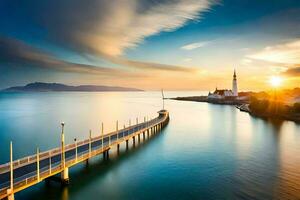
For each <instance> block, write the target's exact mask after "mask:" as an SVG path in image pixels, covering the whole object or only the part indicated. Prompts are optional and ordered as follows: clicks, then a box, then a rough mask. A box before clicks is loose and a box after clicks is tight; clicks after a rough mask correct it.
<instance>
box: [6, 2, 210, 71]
mask: <svg viewBox="0 0 300 200" xmlns="http://www.w3.org/2000/svg"><path fill="white" fill-rule="evenodd" d="M214 3H215V0H160V1H156V0H113V1H106V0H89V1H88V2H85V1H81V0H72V1H67V0H52V1H38V2H37V1H33V0H28V2H26V5H31V6H25V5H22V4H20V3H19V2H17V1H16V2H14V0H11V3H10V4H7V5H9V6H12V7H7V8H6V7H4V9H8V10H21V11H22V12H18V13H20V14H16V15H17V17H15V16H14V18H13V19H14V20H19V21H22V20H23V19H25V18H29V19H30V20H29V21H28V24H26V27H30V26H33V27H36V28H35V29H34V31H36V30H43V31H45V32H46V33H47V35H46V36H45V37H44V38H43V39H44V40H45V41H46V43H47V42H48V43H51V44H55V45H58V46H60V47H62V48H65V49H68V50H71V51H73V52H76V53H79V54H81V55H93V56H96V57H101V58H103V59H105V60H107V61H109V62H112V63H114V64H117V65H121V66H122V67H124V66H125V67H129V68H135V69H146V70H166V71H182V72H190V71H194V70H195V69H187V68H185V67H179V66H173V65H165V64H159V63H153V62H151V63H147V62H142V61H137V60H128V59H126V58H124V57H122V54H123V52H124V50H125V49H127V48H133V47H135V46H137V45H138V44H140V43H141V42H143V40H144V39H145V38H146V37H149V36H152V35H155V34H159V33H160V32H164V31H173V30H175V29H177V28H179V27H181V26H183V25H184V24H185V23H186V22H187V21H188V20H199V19H200V18H201V14H202V13H203V12H205V11H208V10H209V9H210V7H211V6H212V5H213V4H214ZM13 15H15V14H13ZM11 24H16V23H14V21H11ZM30 31H33V30H30ZM2 42H3V41H2ZM3 48H4V47H2V49H3ZM26 48H29V47H26ZM29 52H34V53H32V54H31V55H28V54H29V53H27V55H26V56H27V57H26V59H24V54H22V55H15V56H17V57H18V59H19V60H18V62H20V61H21V60H20V58H22V59H23V60H22V61H23V62H25V61H26V63H27V64H33V65H35V66H46V65H47V66H48V65H52V68H53V69H58V68H59V67H62V69H58V70H63V71H69V70H71V71H74V70H75V69H76V70H77V71H78V72H79V71H82V72H86V71H88V72H89V71H91V70H96V71H99V70H101V73H102V72H103V71H107V69H103V68H101V69H99V67H97V68H96V69H91V68H93V66H87V69H83V67H85V65H80V64H74V63H73V64H72V67H70V66H68V65H69V63H66V62H63V61H60V60H57V59H55V58H54V56H47V55H45V54H44V53H37V52H38V51H37V50H36V49H35V50H33V49H30V51H29ZM19 53H20V52H19ZM22 53H25V51H23V52H22ZM1 54H5V52H4V51H2V52H1ZM1 54H0V56H1ZM6 56H8V55H6ZM10 56H11V58H12V57H13V56H14V55H13V51H11V52H10ZM39 56H40V58H38V57H39ZM28 57H30V59H28ZM10 60H11V59H10ZM41 60H43V63H42V62H41ZM30 62H33V63H30ZM46 62H47V64H46ZM61 62H63V63H61ZM53 66H56V67H53ZM75 66H76V67H75Z"/></svg>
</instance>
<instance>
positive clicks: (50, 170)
mask: <svg viewBox="0 0 300 200" xmlns="http://www.w3.org/2000/svg"><path fill="white" fill-rule="evenodd" d="M51 164H52V159H51V151H50V152H49V174H51V173H52V169H51Z"/></svg>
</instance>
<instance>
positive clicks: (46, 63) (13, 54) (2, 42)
mask: <svg viewBox="0 0 300 200" xmlns="http://www.w3.org/2000/svg"><path fill="white" fill-rule="evenodd" d="M0 55H1V60H0V64H1V63H2V64H5V65H9V64H13V65H21V66H22V65H29V66H33V67H39V68H49V69H55V70H58V71H64V72H75V73H89V74H101V75H109V76H114V75H121V74H123V73H124V72H122V71H121V70H116V69H111V68H105V67H100V66H93V65H85V64H78V63H71V62H66V61H63V60H60V59H57V58H55V57H54V56H52V55H50V54H47V53H45V52H42V51H40V50H38V49H36V48H33V47H31V46H29V45H27V44H25V43H23V42H21V41H18V40H14V39H9V38H1V37H0Z"/></svg>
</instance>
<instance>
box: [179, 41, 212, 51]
mask: <svg viewBox="0 0 300 200" xmlns="http://www.w3.org/2000/svg"><path fill="white" fill-rule="evenodd" d="M209 43H211V42H210V41H207V42H196V43H191V44H187V45H184V46H182V47H181V49H184V50H194V49H198V48H201V47H204V46H206V45H208V44H209Z"/></svg>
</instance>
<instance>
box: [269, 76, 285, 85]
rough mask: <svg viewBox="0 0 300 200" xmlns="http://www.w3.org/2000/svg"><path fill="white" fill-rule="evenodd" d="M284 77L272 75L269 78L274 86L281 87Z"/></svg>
mask: <svg viewBox="0 0 300 200" xmlns="http://www.w3.org/2000/svg"><path fill="white" fill-rule="evenodd" d="M282 81H283V79H282V78H281V77H279V76H272V77H271V78H270V80H269V82H270V84H271V85H272V86H273V87H279V86H280V85H281V84H282Z"/></svg>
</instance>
